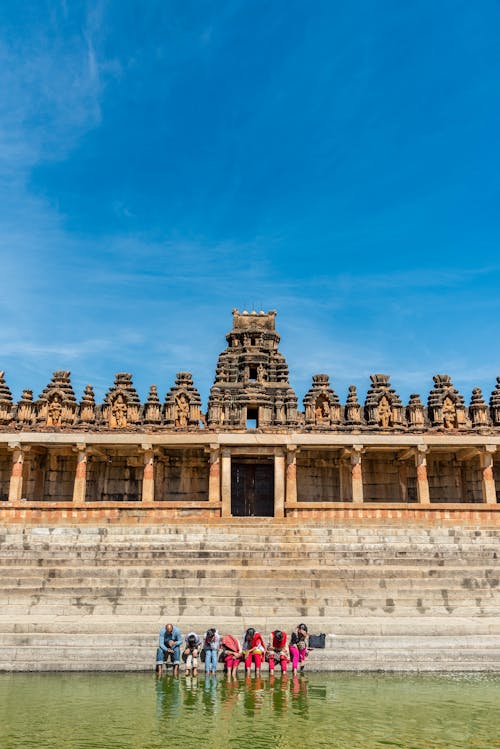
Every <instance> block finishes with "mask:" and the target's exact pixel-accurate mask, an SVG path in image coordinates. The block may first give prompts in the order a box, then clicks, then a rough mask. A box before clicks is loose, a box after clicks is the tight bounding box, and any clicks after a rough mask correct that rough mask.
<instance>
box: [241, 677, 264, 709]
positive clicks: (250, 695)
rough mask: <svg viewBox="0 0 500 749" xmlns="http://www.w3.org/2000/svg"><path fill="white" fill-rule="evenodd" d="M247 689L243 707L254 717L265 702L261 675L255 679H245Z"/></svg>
mask: <svg viewBox="0 0 500 749" xmlns="http://www.w3.org/2000/svg"><path fill="white" fill-rule="evenodd" d="M245 684H246V689H245V695H244V698H243V709H244V711H245V714H246V715H247V716H248V717H252V716H253V715H255V713H256V712H257V711H258V710H260V708H261V707H262V705H263V704H264V689H263V681H262V678H261V676H260V675H256V677H255V679H251V678H250V677H247V678H246V679H245Z"/></svg>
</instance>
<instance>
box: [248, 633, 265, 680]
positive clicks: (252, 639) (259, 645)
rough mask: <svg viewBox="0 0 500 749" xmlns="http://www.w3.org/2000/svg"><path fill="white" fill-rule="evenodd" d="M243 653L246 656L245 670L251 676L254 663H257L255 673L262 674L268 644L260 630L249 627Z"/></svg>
mask: <svg viewBox="0 0 500 749" xmlns="http://www.w3.org/2000/svg"><path fill="white" fill-rule="evenodd" d="M242 650H243V655H244V657H245V672H246V675H247V676H250V670H251V668H252V663H255V675H256V676H260V667H261V664H262V661H263V659H264V656H265V654H266V646H265V645H264V640H263V639H262V635H261V634H260V633H259V632H256V631H255V629H254V628H253V627H249V628H248V629H247V631H246V632H245V634H244V636H243V646H242Z"/></svg>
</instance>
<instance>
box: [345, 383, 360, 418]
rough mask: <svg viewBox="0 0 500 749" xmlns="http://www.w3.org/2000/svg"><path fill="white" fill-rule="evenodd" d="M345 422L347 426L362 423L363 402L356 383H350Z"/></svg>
mask: <svg viewBox="0 0 500 749" xmlns="http://www.w3.org/2000/svg"><path fill="white" fill-rule="evenodd" d="M345 423H346V424H347V426H360V425H361V423H362V418H361V404H360V402H359V401H358V393H357V390H356V385H349V392H348V393H347V400H346V404H345Z"/></svg>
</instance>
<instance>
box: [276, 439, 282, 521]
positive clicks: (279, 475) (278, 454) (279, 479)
mask: <svg viewBox="0 0 500 749" xmlns="http://www.w3.org/2000/svg"><path fill="white" fill-rule="evenodd" d="M274 517H275V518H284V517H285V454H284V452H283V449H282V448H281V447H277V448H276V449H275V451H274Z"/></svg>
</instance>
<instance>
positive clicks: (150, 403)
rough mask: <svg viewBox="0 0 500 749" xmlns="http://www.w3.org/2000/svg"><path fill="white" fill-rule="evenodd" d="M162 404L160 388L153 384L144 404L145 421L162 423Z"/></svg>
mask: <svg viewBox="0 0 500 749" xmlns="http://www.w3.org/2000/svg"><path fill="white" fill-rule="evenodd" d="M161 420H162V416H161V404H160V399H159V397H158V390H157V387H156V385H151V387H150V389H149V395H148V399H147V401H146V405H145V406H144V423H145V424H161Z"/></svg>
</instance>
